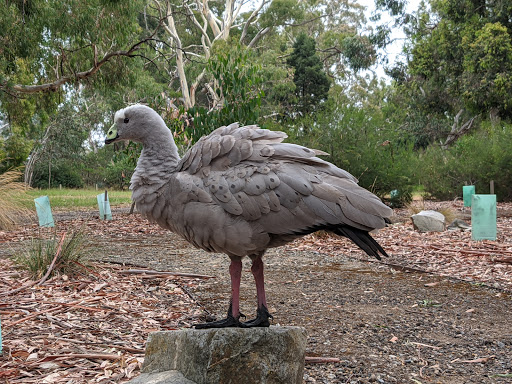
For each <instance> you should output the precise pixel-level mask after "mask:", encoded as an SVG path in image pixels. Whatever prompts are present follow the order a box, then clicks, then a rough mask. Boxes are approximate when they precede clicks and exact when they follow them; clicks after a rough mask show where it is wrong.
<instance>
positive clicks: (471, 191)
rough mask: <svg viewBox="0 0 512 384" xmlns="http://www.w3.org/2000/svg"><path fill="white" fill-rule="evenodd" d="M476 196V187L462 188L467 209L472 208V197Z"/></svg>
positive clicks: (466, 186)
mask: <svg viewBox="0 0 512 384" xmlns="http://www.w3.org/2000/svg"><path fill="white" fill-rule="evenodd" d="M474 194H475V186H474V185H465V186H463V187H462V199H463V200H464V206H465V207H471V196H473V195H474Z"/></svg>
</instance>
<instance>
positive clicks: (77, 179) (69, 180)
mask: <svg viewBox="0 0 512 384" xmlns="http://www.w3.org/2000/svg"><path fill="white" fill-rule="evenodd" d="M48 183H50V185H48ZM83 185H84V183H83V181H82V178H81V176H80V174H79V172H78V170H77V167H76V166H74V165H72V164H71V163H69V162H67V161H58V162H55V163H54V164H53V165H52V166H51V167H50V168H49V167H48V164H44V163H41V164H38V165H37V166H36V167H35V169H34V176H33V179H32V186H33V187H35V188H58V187H59V186H62V187H65V188H81V187H83Z"/></svg>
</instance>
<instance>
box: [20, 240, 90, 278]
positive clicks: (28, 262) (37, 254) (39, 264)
mask: <svg viewBox="0 0 512 384" xmlns="http://www.w3.org/2000/svg"><path fill="white" fill-rule="evenodd" d="M59 243H60V239H58V238H57V237H56V236H55V235H54V237H53V238H52V239H41V238H33V239H32V240H31V242H30V244H28V245H27V246H26V247H25V248H24V249H23V250H22V251H20V252H19V253H17V254H15V255H14V256H13V258H12V259H13V261H14V263H15V264H16V266H17V267H18V268H19V269H22V270H26V271H28V272H29V273H30V276H31V278H32V279H34V280H36V279H40V278H41V277H43V275H44V274H45V273H46V272H47V271H48V268H49V267H50V265H51V263H52V261H53V259H54V258H55V255H56V253H57V251H58V246H59ZM87 255H88V251H87V247H86V236H85V234H84V233H83V232H82V231H76V232H74V233H72V234H71V235H70V236H66V237H65V238H64V241H63V243H62V246H61V249H60V251H59V254H58V256H57V258H56V260H55V264H54V267H53V269H52V271H51V274H50V276H53V275H55V274H56V273H63V274H66V275H70V276H72V275H74V274H75V273H76V272H78V271H79V270H81V269H83V268H84V265H83V263H84V259H86V257H87Z"/></svg>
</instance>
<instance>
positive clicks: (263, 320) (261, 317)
mask: <svg viewBox="0 0 512 384" xmlns="http://www.w3.org/2000/svg"><path fill="white" fill-rule="evenodd" d="M256 313H257V315H256V318H255V319H252V320H249V321H246V322H245V323H240V326H241V327H242V328H253V327H270V321H269V319H273V317H272V315H271V314H270V313H269V312H268V309H267V307H265V306H264V305H262V306H261V307H260V308H258V310H257V312H256Z"/></svg>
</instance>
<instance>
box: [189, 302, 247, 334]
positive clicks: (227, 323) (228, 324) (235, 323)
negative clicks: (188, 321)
mask: <svg viewBox="0 0 512 384" xmlns="http://www.w3.org/2000/svg"><path fill="white" fill-rule="evenodd" d="M240 317H243V318H244V319H245V315H244V314H243V313H240V315H239V316H238V317H234V316H233V311H232V308H231V304H230V305H229V309H228V317H226V318H225V319H223V320H218V321H210V322H207V323H199V324H194V328H195V329H209V328H233V327H241V326H242V325H241V324H242V323H241V322H240V320H239V319H240Z"/></svg>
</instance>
